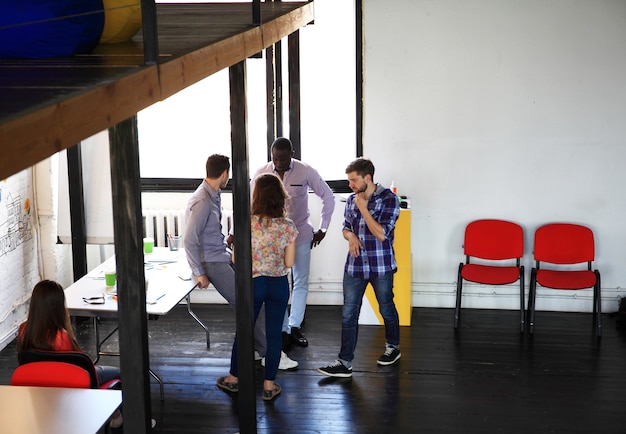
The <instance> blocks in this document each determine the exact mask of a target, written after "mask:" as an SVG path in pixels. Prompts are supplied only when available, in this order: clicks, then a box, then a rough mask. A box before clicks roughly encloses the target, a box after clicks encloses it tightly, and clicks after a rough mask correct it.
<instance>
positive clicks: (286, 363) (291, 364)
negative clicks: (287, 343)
mask: <svg viewBox="0 0 626 434" xmlns="http://www.w3.org/2000/svg"><path fill="white" fill-rule="evenodd" d="M261 366H265V357H263V358H262V359H261ZM297 367H298V362H296V361H295V360H291V359H290V358H289V356H288V355H287V354H285V352H284V351H281V352H280V363H279V364H278V369H280V370H281V371H291V370H293V369H296V368H297Z"/></svg>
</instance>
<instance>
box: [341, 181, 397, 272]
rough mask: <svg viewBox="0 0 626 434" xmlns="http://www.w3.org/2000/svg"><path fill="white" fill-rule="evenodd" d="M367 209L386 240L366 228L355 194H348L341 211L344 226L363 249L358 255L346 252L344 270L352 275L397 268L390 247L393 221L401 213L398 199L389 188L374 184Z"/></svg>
mask: <svg viewBox="0 0 626 434" xmlns="http://www.w3.org/2000/svg"><path fill="white" fill-rule="evenodd" d="M367 209H368V210H369V212H370V214H371V215H372V216H373V217H374V219H375V220H376V221H377V222H378V223H379V224H380V225H381V226H382V227H383V230H384V232H385V240H384V241H379V240H378V239H377V238H376V237H375V236H374V235H373V234H372V233H371V232H370V230H369V228H368V227H367V224H366V223H365V219H364V218H363V216H362V215H361V212H360V211H359V209H358V208H357V206H356V203H355V201H354V194H352V195H350V197H348V200H347V201H346V209H345V211H344V222H343V229H344V230H348V231H350V232H353V233H354V234H356V235H357V236H358V237H359V240H360V241H361V244H362V245H363V249H362V250H361V254H360V255H359V256H358V257H356V258H355V257H354V256H352V255H351V254H350V253H348V258H347V259H346V265H345V268H344V271H345V272H346V273H347V274H349V275H350V276H353V277H359V278H363V279H369V278H372V277H379V276H382V275H385V274H387V273H389V272H394V273H395V271H396V270H397V268H398V267H397V265H396V258H395V254H394V251H393V238H394V229H395V226H396V221H397V220H398V216H399V215H400V201H399V200H398V198H397V196H396V195H395V194H393V193H392V192H391V190H389V189H388V188H385V187H383V186H381V185H380V184H377V186H376V191H375V192H374V194H372V196H371V197H370V199H369V201H368V203H367Z"/></svg>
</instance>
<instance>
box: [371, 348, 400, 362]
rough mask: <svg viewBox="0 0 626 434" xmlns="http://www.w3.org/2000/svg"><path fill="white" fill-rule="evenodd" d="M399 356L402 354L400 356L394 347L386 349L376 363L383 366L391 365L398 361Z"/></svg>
mask: <svg viewBox="0 0 626 434" xmlns="http://www.w3.org/2000/svg"><path fill="white" fill-rule="evenodd" d="M401 355H402V354H400V350H399V349H397V348H394V347H386V348H385V352H384V353H383V355H382V356H380V357H379V358H378V360H377V361H376V363H378V364H379V365H383V366H387V365H393V364H394V363H396V362H397V361H398V360H399V359H400V356H401Z"/></svg>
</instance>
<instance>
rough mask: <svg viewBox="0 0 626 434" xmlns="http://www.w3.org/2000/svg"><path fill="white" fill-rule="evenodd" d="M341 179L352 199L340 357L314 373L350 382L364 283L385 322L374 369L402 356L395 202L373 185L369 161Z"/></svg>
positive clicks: (346, 231)
mask: <svg viewBox="0 0 626 434" xmlns="http://www.w3.org/2000/svg"><path fill="white" fill-rule="evenodd" d="M346 174H347V175H348V181H349V183H350V188H351V189H352V191H353V192H354V194H352V195H351V196H350V197H349V198H348V200H347V202H346V209H345V212H344V223H343V237H344V238H345V239H346V240H347V241H348V257H347V260H346V265H345V268H344V275H343V313H342V316H343V318H342V323H341V326H342V330H341V351H340V352H339V358H338V359H337V360H335V362H334V363H331V364H330V365H328V366H325V367H323V368H319V369H318V371H319V372H321V373H322V374H325V375H328V376H331V377H351V376H352V359H354V349H355V348H356V342H357V337H358V327H359V325H358V320H359V314H360V312H361V303H362V300H363V294H364V293H365V289H366V287H367V284H368V283H371V284H372V287H373V288H374V293H375V294H376V299H377V300H378V304H379V309H380V314H381V315H382V317H383V320H384V322H385V339H386V341H387V342H386V344H385V352H384V353H383V355H382V356H380V357H379V358H378V360H377V363H378V364H379V365H392V364H394V363H396V362H397V361H398V360H399V359H400V356H401V354H400V321H399V319H398V311H397V310H396V305H395V303H394V301H393V275H394V273H395V272H396V270H397V265H396V259H395V255H394V251H393V238H394V229H395V225H396V221H397V220H398V216H399V215H400V202H399V200H398V198H397V196H396V195H395V194H393V193H392V192H391V190H389V189H388V188H385V187H383V186H381V185H380V184H376V183H374V164H373V163H372V162H371V161H370V160H368V159H365V158H358V159H356V160H355V161H353V162H352V163H350V164H349V165H348V167H347V168H346Z"/></svg>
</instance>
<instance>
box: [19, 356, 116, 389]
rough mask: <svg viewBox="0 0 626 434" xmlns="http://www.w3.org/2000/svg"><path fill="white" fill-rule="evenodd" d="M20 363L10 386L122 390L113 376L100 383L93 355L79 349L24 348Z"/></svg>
mask: <svg viewBox="0 0 626 434" xmlns="http://www.w3.org/2000/svg"><path fill="white" fill-rule="evenodd" d="M18 362H19V364H20V366H18V367H17V369H16V370H15V371H14V372H13V376H12V377H11V385H14V386H43V387H73V388H85V389H119V388H120V387H121V381H120V380H119V379H113V380H110V381H107V382H106V383H104V384H102V385H101V386H98V375H97V373H96V368H95V366H94V364H93V362H92V361H91V358H90V357H89V356H88V355H87V354H85V353H82V352H80V351H37V350H28V351H23V352H22V353H21V354H20V355H19V357H18Z"/></svg>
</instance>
